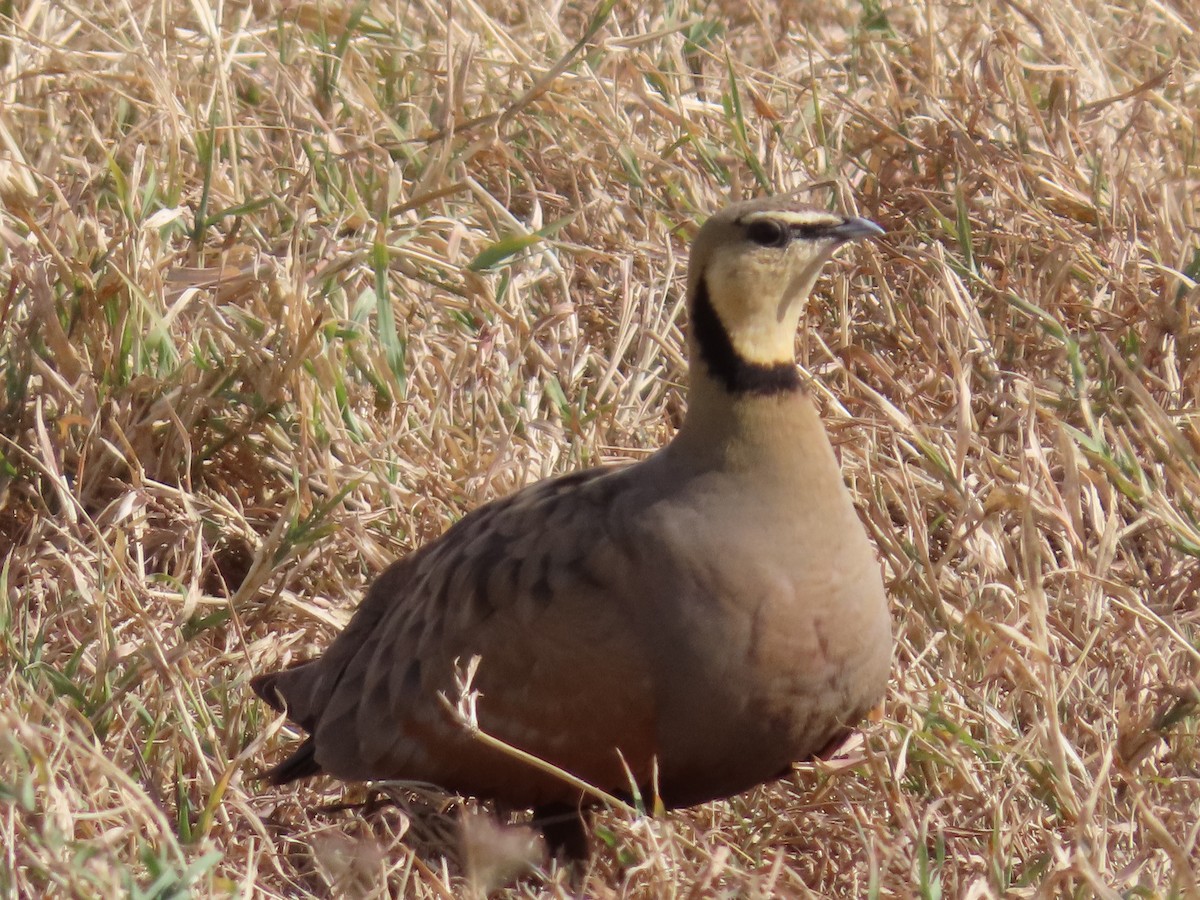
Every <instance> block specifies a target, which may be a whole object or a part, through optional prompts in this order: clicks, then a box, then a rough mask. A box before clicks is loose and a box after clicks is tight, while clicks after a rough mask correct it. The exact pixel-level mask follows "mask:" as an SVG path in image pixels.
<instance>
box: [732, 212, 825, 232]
mask: <svg viewBox="0 0 1200 900" xmlns="http://www.w3.org/2000/svg"><path fill="white" fill-rule="evenodd" d="M761 219H769V220H771V221H773V222H782V223H783V224H784V225H788V226H791V227H793V228H795V227H803V226H806V225H807V226H812V225H828V226H830V227H832V226H834V225H841V224H842V220H841V219H839V218H838V217H837V216H832V215H830V214H829V213H823V212H818V211H817V210H813V211H812V212H808V211H804V212H800V211H793V210H786V209H778V210H774V209H773V210H756V211H755V212H750V213H746V214H745V215H744V216H742V222H744V223H749V222H757V221H759V220H761Z"/></svg>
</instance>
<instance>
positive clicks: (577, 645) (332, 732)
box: [255, 469, 656, 804]
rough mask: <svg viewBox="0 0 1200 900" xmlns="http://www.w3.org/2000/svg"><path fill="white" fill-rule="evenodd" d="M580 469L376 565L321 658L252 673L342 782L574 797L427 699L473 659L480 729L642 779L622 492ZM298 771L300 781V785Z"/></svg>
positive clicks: (641, 689) (633, 494) (631, 550)
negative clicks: (376, 573) (378, 571)
mask: <svg viewBox="0 0 1200 900" xmlns="http://www.w3.org/2000/svg"><path fill="white" fill-rule="evenodd" d="M627 471H629V470H626V469H592V470H587V471H584V472H579V473H574V474H572V475H568V476H565V477H562V478H558V479H553V480H550V481H547V482H542V483H539V484H536V485H534V486H532V487H530V488H527V489H525V490H523V491H520V492H518V493H516V494H514V495H512V496H510V497H506V498H504V499H502V500H498V501H496V502H493V503H491V504H489V505H487V506H484V507H481V508H480V509H478V510H476V511H475V512H473V513H471V514H470V515H468V516H466V517H465V518H464V519H462V520H461V521H460V522H459V523H458V524H456V525H455V526H454V527H452V528H451V529H450V530H449V531H447V532H446V533H445V534H444V535H442V537H440V538H439V539H438V540H436V541H434V542H433V543H431V544H429V545H427V546H426V547H424V548H422V549H421V550H420V551H418V552H417V553H415V554H413V555H411V556H409V557H407V558H406V559H403V560H401V561H400V562H398V563H396V564H394V565H393V566H392V567H391V568H389V569H388V570H387V571H386V572H385V573H384V574H383V575H381V576H380V578H379V579H378V580H377V581H376V582H375V584H374V585H373V586H372V587H371V590H370V591H369V592H368V595H367V597H366V598H365V600H364V601H363V603H362V605H361V607H360V608H359V610H358V611H357V612H356V614H355V616H354V618H353V619H352V621H351V623H350V625H349V626H348V627H347V629H346V630H345V631H344V632H343V633H342V634H341V635H339V637H338V638H337V639H336V640H335V641H334V642H333V644H332V645H331V646H330V647H329V649H328V650H327V652H326V653H325V655H324V656H322V657H321V658H320V659H318V660H315V661H313V662H310V663H308V664H306V665H304V666H301V667H298V668H296V669H292V670H287V671H284V672H280V673H275V674H274V675H273V676H266V677H265V678H266V679H272V680H271V681H270V682H269V683H266V682H265V679H260V680H259V681H258V682H256V685H255V688H256V690H259V692H260V693H262V694H263V695H264V696H266V695H267V694H277V696H276V698H275V699H276V703H277V704H278V700H279V697H280V696H281V697H282V699H283V700H284V701H285V702H286V704H287V708H288V711H289V716H290V717H291V718H293V719H294V720H295V721H297V722H298V723H299V724H301V725H302V726H304V727H306V728H308V729H310V730H312V731H313V737H312V740H313V742H314V743H313V745H312V746H311V748H309V752H308V755H309V756H310V757H311V758H312V759H315V761H316V762H317V763H318V764H319V766H320V768H321V769H323V770H325V771H328V772H330V773H331V774H334V775H337V776H339V777H343V778H362V779H368V778H369V779H383V778H388V779H405V780H420V781H429V782H432V783H435V784H440V785H442V786H444V787H447V788H450V789H453V790H457V791H460V792H462V793H472V794H480V795H483V796H490V797H496V798H498V799H506V798H508V799H511V801H512V802H514V803H520V804H536V803H545V802H554V801H558V800H564V801H566V802H572V801H573V800H575V799H577V798H578V791H577V790H574V789H570V788H567V787H566V786H565V783H563V782H561V781H559V780H558V779H555V778H548V777H547V776H545V775H544V774H542V773H540V772H538V771H537V770H535V769H533V768H532V767H530V766H528V765H527V764H524V763H519V762H517V761H515V760H513V759H512V758H510V757H508V756H506V755H504V754H503V753H499V752H497V751H496V750H493V749H491V748H488V747H486V746H484V745H483V744H482V743H480V742H479V741H478V740H476V739H474V738H473V737H471V735H470V734H469V733H468V732H467V730H466V729H464V728H463V727H462V726H461V725H460V724H459V723H458V722H456V721H455V720H454V718H453V717H452V716H451V715H450V713H449V712H448V711H447V710H446V709H445V707H444V705H443V703H442V702H441V701H440V700H439V694H442V695H444V696H445V697H446V698H447V699H449V700H450V702H451V703H454V702H455V701H456V700H457V699H458V693H459V691H458V686H457V684H456V680H455V675H456V670H457V671H461V668H462V667H463V666H465V664H466V663H467V662H468V661H469V660H470V659H471V658H472V657H476V656H477V657H479V658H480V661H479V664H478V671H477V674H476V677H475V680H474V682H473V685H472V687H473V689H474V690H476V691H478V692H479V696H478V699H477V711H478V721H479V724H480V726H481V727H482V728H483V730H484V731H486V732H487V733H489V734H491V735H493V736H495V737H498V738H500V739H501V740H503V741H505V742H507V743H509V744H511V745H513V746H516V747H518V748H520V749H522V750H524V751H527V752H529V753H532V754H534V755H536V756H538V757H540V758H542V759H545V760H547V761H549V762H551V763H553V764H555V765H558V766H560V767H562V768H564V769H566V770H568V771H570V772H572V773H573V774H576V775H578V776H580V777H582V778H584V779H585V780H587V781H589V782H591V783H594V784H596V785H597V786H600V787H603V788H605V789H607V790H622V789H624V788H628V787H629V778H628V775H627V773H626V769H625V766H626V765H628V766H629V769H630V771H631V772H632V774H633V776H634V779H635V780H636V781H637V782H639V783H641V784H645V783H647V782H648V780H649V776H650V767H651V761H652V759H653V757H654V754H655V750H656V747H655V730H654V726H655V710H654V708H653V700H652V698H653V696H654V692H653V690H652V685H651V683H650V678H651V666H650V664H649V662H648V648H646V647H644V646H643V645H642V642H641V640H640V636H639V630H638V629H636V628H635V627H634V626H633V620H634V618H635V617H634V616H633V614H632V612H631V610H630V608H629V606H630V604H631V603H636V597H637V583H636V569H637V568H638V566H639V565H640V564H644V563H645V560H639V556H638V554H639V552H640V550H639V547H638V546H637V542H636V540H635V539H634V537H633V535H632V533H631V531H630V529H628V528H625V527H623V526H624V523H627V522H629V521H631V519H632V518H635V516H634V513H633V509H634V507H636V505H637V503H638V502H639V493H644V492H639V490H638V484H637V483H636V479H629V478H628V477H626V475H625V473H626V472H627ZM310 769H311V767H310V766H305V767H302V768H301V769H300V770H299V771H301V772H302V773H304V774H309V773H310Z"/></svg>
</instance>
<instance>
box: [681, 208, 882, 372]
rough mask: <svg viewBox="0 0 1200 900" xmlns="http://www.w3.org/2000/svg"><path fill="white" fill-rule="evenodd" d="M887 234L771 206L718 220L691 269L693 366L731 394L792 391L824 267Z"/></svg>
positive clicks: (735, 211) (855, 222) (707, 226)
mask: <svg viewBox="0 0 1200 900" xmlns="http://www.w3.org/2000/svg"><path fill="white" fill-rule="evenodd" d="M880 234H883V229H882V228H880V227H879V226H878V225H876V224H875V223H874V222H871V221H869V220H867V219H860V218H847V217H845V216H839V215H835V214H833V213H829V212H825V211H823V210H818V209H814V208H812V207H808V206H804V205H801V204H797V203H793V202H789V201H787V200H779V199H772V198H768V199H764V200H752V201H750V202H747V203H738V204H735V205H733V206H730V207H727V208H726V209H724V210H722V211H720V212H718V213H716V214H715V215H713V216H712V217H711V218H710V219H708V221H706V222H705V223H704V226H703V227H702V228H701V229H700V232H699V234H697V235H696V239H695V241H694V242H693V244H692V255H691V261H690V263H689V266H688V292H689V312H690V315H691V331H690V341H691V344H692V351H693V365H696V364H697V363H699V364H701V365H704V366H705V367H706V368H707V370H708V373H709V374H710V375H711V376H713V377H714V378H715V379H716V380H717V381H718V382H721V383H724V384H725V386H726V387H727V388H729V389H730V390H738V389H739V385H740V386H741V389H748V390H751V391H752V392H757V393H770V392H771V385H776V387H778V386H783V384H784V382H788V383H789V384H788V385H787V386H790V382H794V381H795V379H796V374H795V356H794V344H795V335H796V327H797V323H798V321H799V317H800V312H801V309H802V307H803V301H804V299H805V298H806V297H807V296H808V294H809V292H810V291H811V290H812V287H813V284H814V283H815V282H816V280H817V275H818V274H819V273H820V271H821V267H822V266H823V265H824V264H825V263H826V262H827V261H828V260H829V259H830V257H832V256H833V254H834V252H835V251H836V250H837V249H838V248H839V247H841V246H842V245H844V244H846V243H847V242H849V241H853V240H858V239H860V238H867V237H875V236H876V235H880ZM697 354H698V356H699V359H696V358H695V357H696V356H697ZM772 373H774V377H772Z"/></svg>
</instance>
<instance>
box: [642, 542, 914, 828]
mask: <svg viewBox="0 0 1200 900" xmlns="http://www.w3.org/2000/svg"><path fill="white" fill-rule="evenodd" d="M863 545H864V546H865V545H866V540H865V536H863ZM849 549H851V550H853V548H849ZM841 555H842V554H840V553H831V556H830V557H829V558H827V559H826V562H827V563H829V565H828V566H821V567H819V571H817V570H814V567H812V566H809V567H808V568H806V569H804V570H803V571H801V572H799V573H797V572H793V571H790V570H788V569H787V568H786V567H781V566H780V565H779V564H778V562H777V561H775V560H764V561H762V562H761V563H760V564H759V565H758V566H753V567H748V569H747V571H749V572H750V573H752V574H751V576H748V578H749V583H743V584H740V585H730V586H726V587H725V588H724V589H720V588H719V589H718V590H717V592H715V593H714V594H712V595H710V596H708V597H707V598H705V597H704V594H703V592H702V591H700V592H697V594H696V595H695V596H694V599H693V602H695V603H696V607H695V608H694V609H693V610H692V612H693V615H690V616H683V617H681V619H680V622H681V628H680V629H679V630H678V631H676V632H675V633H674V634H672V635H671V639H672V640H674V641H675V642H676V645H675V647H674V648H673V653H672V657H673V659H674V670H673V671H671V672H669V673H666V677H667V678H669V679H671V680H672V681H673V682H674V684H673V686H672V687H671V688H670V689H668V690H664V691H663V692H662V696H663V697H664V698H667V700H668V703H667V704H666V705H664V708H662V709H660V728H659V734H660V746H661V759H660V760H659V767H660V783H661V786H662V793H663V798H664V800H665V801H666V802H667V803H668V804H669V805H677V806H685V805H691V804H694V803H699V802H703V801H706V800H709V799H714V798H717V797H723V796H728V795H731V794H734V793H738V792H740V791H742V790H745V789H747V788H749V787H752V786H754V785H756V784H759V783H761V782H763V781H767V780H770V779H772V778H775V777H778V776H779V775H780V774H782V773H783V772H784V771H785V770H786V769H787V767H788V766H789V765H790V764H791V763H793V762H797V761H801V760H804V759H808V758H811V757H812V756H813V755H815V754H816V753H818V752H820V751H821V750H822V749H824V748H825V747H826V746H827V745H828V744H829V743H830V741H831V740H833V739H834V738H835V737H837V736H838V735H839V734H841V733H843V732H846V731H848V730H849V729H851V728H853V727H854V726H855V725H856V724H857V723H858V722H859V721H860V720H861V718H862V716H863V715H864V714H865V713H866V712H867V711H868V710H869V709H870V708H871V707H873V706H874V705H875V704H877V703H878V702H879V700H880V699H881V697H882V695H883V692H884V689H885V687H886V683H887V677H888V672H889V669H890V657H891V652H890V650H891V625H890V619H889V615H888V610H887V606H886V601H885V597H884V593H883V585H882V579H881V578H880V573H879V567H878V564H877V563H876V562H875V560H874V556H873V555H872V554H870V552H869V548H867V554H866V564H865V565H864V564H862V559H861V557H862V554H859V553H857V552H852V553H850V554H848V555H849V556H851V557H857V559H855V560H851V559H846V560H842V559H840V558H839V557H841ZM695 597H699V598H700V599H699V600H696V599H695ZM714 648H716V649H714Z"/></svg>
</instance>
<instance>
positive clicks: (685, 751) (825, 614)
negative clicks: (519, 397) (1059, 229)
mask: <svg viewBox="0 0 1200 900" xmlns="http://www.w3.org/2000/svg"><path fill="white" fill-rule="evenodd" d="M878 233H880V229H879V228H878V226H875V225H873V224H872V223H870V222H867V221H866V220H863V219H846V218H843V217H840V216H835V215H831V214H829V213H825V212H821V211H817V210H813V209H810V208H807V207H804V206H801V205H797V204H794V203H792V202H790V201H786V200H772V199H767V200H758V201H752V202H749V203H743V204H738V205H735V206H731V207H729V208H727V209H725V210H723V211H722V212H720V213H717V214H716V215H714V216H713V217H712V218H710V219H709V220H708V222H706V223H705V225H704V226H703V228H701V230H700V233H699V234H698V236H697V237H696V240H695V242H694V244H693V249H692V258H691V264H690V268H689V278H688V292H689V311H690V320H691V324H690V329H689V347H690V353H691V360H692V363H691V374H690V378H689V389H688V404H689V411H688V414H687V418H686V421H685V422H684V425H683V427H682V428H681V429H680V431H679V433H678V434H677V435H676V437H675V438H674V440H672V441H671V442H670V443H669V444H668V445H667V446H666V447H664V448H663V449H662V450H660V451H659V452H658V453H656V454H654V455H653V456H651V457H650V458H648V459H646V460H645V461H643V462H640V463H637V464H635V465H628V466H615V467H608V468H598V469H591V470H587V471H582V472H576V473H574V474H570V475H566V476H564V477H561V478H555V479H551V480H547V481H543V482H540V483H538V484H534V485H532V486H530V487H528V488H525V489H524V490H521V491H518V492H517V493H515V494H513V495H511V496H508V497H505V498H503V499H501V500H497V501H495V502H493V503H489V504H487V505H486V506H483V507H481V508H480V509H478V510H476V511H475V512H473V513H471V514H470V515H468V516H466V517H465V518H464V519H463V520H462V521H460V522H459V523H458V524H456V525H454V526H453V527H452V528H450V529H449V530H448V531H447V532H446V533H445V534H443V535H442V536H441V537H440V538H438V539H437V540H435V541H433V542H432V543H430V544H427V545H426V546H424V547H422V548H421V549H419V550H417V551H416V552H414V553H412V554H411V555H409V556H408V557H406V558H404V559H402V560H400V561H399V562H396V563H395V564H393V565H392V566H390V567H389V568H388V569H387V570H386V571H384V572H383V574H381V575H380V576H379V578H378V579H377V580H376V581H375V583H374V584H373V585H372V586H371V588H370V590H369V591H368V592H367V596H366V598H365V599H364V601H363V602H362V605H361V606H360V607H359V609H358V611H357V612H356V613H355V615H354V617H353V619H352V620H351V622H350V624H349V626H348V627H347V628H346V630H345V631H343V632H342V633H341V634H340V635H339V636H338V637H337V638H336V639H335V640H334V642H333V643H332V644H331V645H330V647H329V649H328V650H326V652H325V653H324V655H323V656H321V657H319V658H318V659H315V660H312V661H311V662H308V663H305V664H303V665H300V666H297V667H295V668H292V669H287V670H285V671H281V672H275V673H271V674H268V675H262V676H259V677H257V678H255V679H254V681H253V687H254V690H255V691H257V692H258V694H259V695H260V696H261V697H262V698H263V699H264V700H266V701H267V702H268V703H269V704H271V706H273V707H274V708H275V709H277V710H283V709H286V710H287V713H288V717H289V718H290V719H292V720H293V721H294V722H296V723H297V724H299V725H300V726H301V727H302V728H304V729H305V730H306V731H308V732H310V736H309V737H308V739H307V740H306V741H305V742H304V743H303V744H302V745H301V747H300V748H299V750H297V751H296V752H295V753H294V754H293V755H292V756H291V757H290V758H288V759H287V760H285V761H284V762H283V763H281V764H280V765H278V766H276V767H275V768H274V769H272V770H271V771H270V772H269V773H268V777H269V778H270V779H271V780H272V781H274V782H276V783H280V782H285V781H289V780H292V779H294V778H300V777H304V776H308V775H314V774H317V773H320V772H326V773H328V774H330V775H334V776H336V777H339V778H344V779H403V780H414V781H425V782H432V783H435V784H439V785H441V786H443V787H445V788H447V789H449V790H451V791H456V792H459V793H463V794H470V795H475V796H478V797H482V798H492V799H495V800H497V801H500V802H501V803H503V804H506V805H510V806H516V807H529V806H533V807H541V808H545V809H549V808H552V807H555V806H559V807H577V806H578V805H579V804H580V802H581V797H580V792H579V791H578V789H576V788H573V787H571V786H570V785H568V784H567V783H565V782H564V781H562V780H560V779H558V778H555V777H553V776H550V775H547V774H545V773H543V772H541V771H538V770H536V769H534V768H532V767H530V766H528V765H526V764H524V763H521V762H518V761H516V760H514V759H513V758H511V757H510V756H506V755H504V754H502V753H500V752H498V751H496V750H493V749H490V748H488V747H486V746H485V745H483V744H481V743H480V742H478V741H476V740H474V739H473V738H472V737H471V736H470V735H468V734H467V733H466V732H465V730H464V729H463V728H462V727H461V726H460V725H459V724H458V723H456V722H455V721H454V719H453V717H452V716H451V715H450V714H449V713H448V712H447V710H446V709H445V708H444V707H443V705H442V703H441V702H440V701H439V699H438V694H439V692H442V693H444V694H446V695H447V696H449V697H451V698H454V697H455V696H456V695H457V692H456V689H455V681H454V674H455V661H456V660H458V661H460V663H461V662H465V661H466V660H468V659H470V658H471V657H473V656H478V657H480V663H479V668H478V672H477V675H476V678H475V681H474V687H475V688H476V689H477V690H479V691H480V693H481V696H480V698H479V702H478V716H479V723H480V725H481V726H482V728H483V729H484V730H485V731H487V732H488V733H490V734H492V735H494V736H496V737H498V738H500V739H502V740H503V741H505V742H507V743H509V744H512V745H514V746H516V747H519V748H521V749H523V750H526V751H528V752H530V753H532V754H534V755H536V756H538V757H541V758H543V759H545V760H548V761H549V762H551V763H554V764H555V765H557V766H559V767H561V768H563V769H566V770H568V771H570V772H572V773H574V774H575V775H578V776H579V777H580V778H582V779H584V780H585V781H588V782H590V783H591V784H593V785H596V786H597V787H600V788H603V789H605V790H608V791H611V792H615V793H624V792H627V790H628V788H629V774H628V773H627V771H626V766H628V770H629V773H632V775H633V777H634V779H636V781H637V782H638V785H639V786H640V788H641V789H642V790H643V792H644V794H645V795H647V796H649V795H650V793H651V791H652V773H653V772H654V770H655V766H656V765H657V779H658V780H657V784H658V788H659V792H660V796H661V798H662V800H663V802H664V803H665V804H666V805H668V806H689V805H692V804H696V803H701V802H704V801H707V800H712V799H715V798H722V797H727V796H729V795H731V794H735V793H737V792H739V791H742V790H745V789H747V788H750V787H752V786H754V785H756V784H759V783H761V782H763V781H767V780H770V779H772V778H775V777H778V776H779V775H781V774H783V773H785V772H786V771H787V770H788V769H789V767H790V765H791V763H793V762H794V761H798V760H803V759H806V758H809V757H811V756H813V755H814V754H816V753H818V752H819V751H820V750H821V749H822V748H824V747H825V746H826V745H828V744H829V743H830V742H831V741H833V740H834V739H836V738H837V737H839V736H840V735H842V734H844V733H845V732H846V731H847V730H849V729H850V728H852V727H853V726H854V725H855V724H856V723H857V722H858V721H859V720H860V719H861V717H862V716H863V715H864V714H865V713H866V711H867V710H868V709H869V708H870V707H872V706H873V705H875V704H876V703H877V702H878V701H879V700H880V698H881V697H882V694H883V691H884V688H885V685H886V682H887V677H888V671H889V667H890V655H891V630H890V621H889V617H888V612H887V606H886V601H885V598H884V592H883V585H882V580H881V578H880V571H879V565H878V563H877V562H876V559H875V556H874V553H873V551H872V548H871V546H870V544H869V542H868V540H867V537H866V534H865V532H864V529H863V527H862V525H861V523H860V522H859V520H858V517H857V515H856V514H855V511H854V508H853V506H852V504H851V501H850V497H849V494H848V492H847V490H846V488H845V486H844V484H843V483H842V478H841V473H840V471H839V469H838V465H837V462H836V460H835V457H834V454H833V451H832V449H831V447H830V445H829V441H828V439H827V437H826V435H825V431H824V429H823V427H822V425H821V422H820V419H819V418H818V416H817V413H816V411H815V409H814V407H813V405H812V402H811V401H810V399H809V397H808V396H807V393H806V391H805V390H804V388H803V386H802V384H801V381H800V378H799V374H798V372H797V370H796V367H795V363H794V357H793V346H794V340H795V330H796V327H797V322H798V318H799V316H800V313H801V311H802V309H803V307H804V303H805V301H806V299H807V297H808V294H809V292H810V290H811V288H812V285H813V283H814V282H815V280H816V277H817V275H818V273H819V271H820V269H821V267H822V266H823V264H824V263H825V262H826V261H827V260H828V259H829V258H830V256H832V255H833V252H834V250H836V249H837V248H838V247H839V246H841V245H842V244H843V243H845V242H846V241H849V240H854V239H858V238H863V237H870V236H873V235H875V234H878ZM551 837H552V838H553V839H554V840H557V841H559V842H561V843H564V844H567V845H569V848H570V849H574V850H575V851H576V852H578V851H579V849H580V844H579V838H580V835H579V834H577V833H576V832H574V831H573V830H572V829H571V828H567V829H566V830H565V833H557V832H556V833H555V834H553V835H551Z"/></svg>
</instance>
